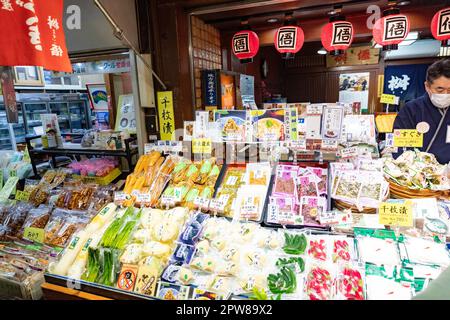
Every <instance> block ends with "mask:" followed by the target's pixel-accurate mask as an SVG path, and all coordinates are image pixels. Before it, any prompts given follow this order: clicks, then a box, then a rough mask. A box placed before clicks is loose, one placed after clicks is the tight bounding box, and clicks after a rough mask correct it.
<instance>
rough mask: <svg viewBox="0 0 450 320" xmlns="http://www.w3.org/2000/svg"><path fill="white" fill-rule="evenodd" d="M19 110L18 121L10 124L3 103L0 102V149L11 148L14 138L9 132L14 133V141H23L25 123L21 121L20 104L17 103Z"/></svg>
mask: <svg viewBox="0 0 450 320" xmlns="http://www.w3.org/2000/svg"><path fill="white" fill-rule="evenodd" d="M17 110H18V112H19V123H14V124H12V125H11V128H10V125H9V123H8V121H7V118H6V111H5V105H4V104H1V103H0V150H13V149H14V148H13V143H14V140H13V139H12V138H11V133H12V132H13V133H14V137H15V142H16V143H25V125H24V122H23V114H22V106H21V105H20V104H17Z"/></svg>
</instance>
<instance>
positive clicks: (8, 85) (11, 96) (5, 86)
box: [0, 67, 19, 123]
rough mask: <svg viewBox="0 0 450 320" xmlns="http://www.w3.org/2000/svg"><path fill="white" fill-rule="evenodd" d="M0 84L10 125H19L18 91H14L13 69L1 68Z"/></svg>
mask: <svg viewBox="0 0 450 320" xmlns="http://www.w3.org/2000/svg"><path fill="white" fill-rule="evenodd" d="M0 83H1V87H2V91H3V99H4V104H5V110H6V118H7V120H8V123H19V113H18V111H17V101H16V91H15V90H14V76H13V68H12V67H0Z"/></svg>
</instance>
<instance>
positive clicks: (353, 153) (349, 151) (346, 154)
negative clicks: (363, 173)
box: [341, 147, 359, 159]
mask: <svg viewBox="0 0 450 320" xmlns="http://www.w3.org/2000/svg"><path fill="white" fill-rule="evenodd" d="M358 155H359V153H358V148H357V147H351V148H344V149H342V150H341V158H342V159H349V158H353V157H357V156H358Z"/></svg>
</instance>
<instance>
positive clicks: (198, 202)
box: [194, 197, 210, 209]
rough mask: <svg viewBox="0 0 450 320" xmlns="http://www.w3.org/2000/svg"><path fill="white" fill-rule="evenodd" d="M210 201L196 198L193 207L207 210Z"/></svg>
mask: <svg viewBox="0 0 450 320" xmlns="http://www.w3.org/2000/svg"><path fill="white" fill-rule="evenodd" d="M209 203H210V199H206V198H202V197H196V198H195V200H194V205H195V206H196V207H197V208H203V209H207V208H209Z"/></svg>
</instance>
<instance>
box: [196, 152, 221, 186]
mask: <svg viewBox="0 0 450 320" xmlns="http://www.w3.org/2000/svg"><path fill="white" fill-rule="evenodd" d="M215 163H216V158H211V159H206V160H203V161H202V164H201V166H200V174H199V175H198V176H197V178H196V179H195V180H194V182H195V183H197V184H205V183H206V180H207V179H208V176H209V173H210V172H211V170H212V168H213V166H214V164H215Z"/></svg>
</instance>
